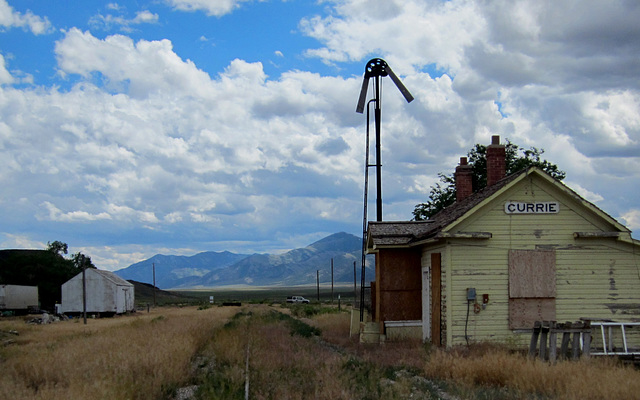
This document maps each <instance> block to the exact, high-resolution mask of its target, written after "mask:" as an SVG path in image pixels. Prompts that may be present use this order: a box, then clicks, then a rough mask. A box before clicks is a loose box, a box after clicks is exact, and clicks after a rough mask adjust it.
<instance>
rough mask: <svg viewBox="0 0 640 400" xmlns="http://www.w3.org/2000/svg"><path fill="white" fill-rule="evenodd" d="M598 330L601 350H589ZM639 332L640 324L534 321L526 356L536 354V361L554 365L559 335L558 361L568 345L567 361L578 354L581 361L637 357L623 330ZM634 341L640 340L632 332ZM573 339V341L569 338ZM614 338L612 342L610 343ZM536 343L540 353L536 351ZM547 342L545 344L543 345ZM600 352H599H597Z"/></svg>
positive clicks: (564, 355)
mask: <svg viewBox="0 0 640 400" xmlns="http://www.w3.org/2000/svg"><path fill="white" fill-rule="evenodd" d="M598 328H599V330H600V337H601V339H602V347H601V348H600V347H592V340H593V339H595V337H593V336H592V332H593V333H594V335H595V334H596V333H595V332H596V331H597V330H598ZM626 328H629V330H632V329H634V328H640V322H610V321H606V322H605V321H602V322H595V321H578V322H574V323H571V322H567V323H564V324H562V323H561V324H558V323H556V322H555V321H536V322H535V325H534V327H533V332H532V335H531V344H530V346H529V356H531V357H535V355H536V353H538V355H539V357H540V359H542V360H549V361H551V362H555V361H556V356H557V355H558V354H557V337H558V334H562V344H561V348H560V354H559V355H560V357H567V356H568V350H569V344H570V342H571V358H572V359H574V360H575V359H577V358H578V357H580V354H581V353H582V356H583V357H589V356H633V357H635V356H640V349H639V348H633V349H631V348H630V347H629V346H628V341H627V333H628V332H627V329H626ZM634 333H635V337H636V338H638V337H640V332H638V330H636V331H635V332H634ZM571 336H573V338H571ZM614 338H615V340H614ZM618 338H620V339H621V340H622V347H619V346H618V343H619V339H618ZM538 340H539V341H540V350H539V352H538V351H537V345H538ZM547 340H548V344H547ZM600 350H602V351H600Z"/></svg>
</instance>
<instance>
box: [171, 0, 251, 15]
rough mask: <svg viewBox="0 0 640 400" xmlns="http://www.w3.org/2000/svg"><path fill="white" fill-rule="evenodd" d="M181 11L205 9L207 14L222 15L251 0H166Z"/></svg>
mask: <svg viewBox="0 0 640 400" xmlns="http://www.w3.org/2000/svg"><path fill="white" fill-rule="evenodd" d="M165 1H166V2H167V3H168V4H169V5H171V6H173V7H174V8H175V9H177V10H181V11H204V12H205V13H206V14H207V15H211V16H216V17H221V16H223V15H225V14H229V13H230V12H232V11H233V10H234V9H236V8H238V7H240V4H241V3H244V2H247V1H250V0H165Z"/></svg>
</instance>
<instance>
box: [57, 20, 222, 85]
mask: <svg viewBox="0 0 640 400" xmlns="http://www.w3.org/2000/svg"><path fill="white" fill-rule="evenodd" d="M172 47H173V46H172V44H171V42H170V41H169V40H166V39H165V40H161V41H146V40H140V41H138V42H137V43H134V42H133V40H132V39H131V38H129V37H126V36H123V35H113V36H108V37H107V38H105V39H104V40H100V39H98V38H96V37H94V36H93V35H91V33H90V32H81V31H80V30H78V29H76V28H72V29H71V30H69V31H68V32H66V35H65V37H64V38H63V39H62V40H60V41H58V42H57V43H56V48H55V52H56V56H57V58H58V65H59V67H60V72H61V73H63V74H80V75H82V76H83V77H85V78H88V77H91V76H92V74H95V73H99V74H101V75H102V76H104V77H105V78H106V79H107V80H108V85H109V87H110V88H111V89H112V90H117V89H119V88H120V89H122V90H124V91H126V92H128V94H130V95H131V96H133V97H138V98H140V97H146V96H148V95H149V94H150V93H154V92H161V91H166V92H170V93H176V94H182V95H189V96H197V97H206V96H207V92H208V90H209V89H210V79H209V76H208V75H207V74H206V73H205V72H203V71H201V70H199V69H198V68H197V67H196V66H195V65H194V64H193V62H191V61H189V60H187V61H183V60H181V59H180V58H179V57H178V56H177V55H176V54H175V53H174V52H173V49H172ZM127 86H128V88H127Z"/></svg>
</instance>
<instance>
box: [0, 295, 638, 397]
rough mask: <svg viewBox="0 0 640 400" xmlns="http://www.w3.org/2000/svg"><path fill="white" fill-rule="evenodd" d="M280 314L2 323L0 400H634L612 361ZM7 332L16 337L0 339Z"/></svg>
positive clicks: (173, 311) (632, 378) (633, 386)
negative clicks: (371, 336)
mask: <svg viewBox="0 0 640 400" xmlns="http://www.w3.org/2000/svg"><path fill="white" fill-rule="evenodd" d="M290 311H291V310H289V309H287V308H283V307H280V306H277V305H274V306H267V305H249V306H246V307H243V308H241V309H239V308H236V307H227V308H225V307H213V308H209V309H206V310H197V309H196V308H194V307H188V308H159V309H155V310H152V311H151V313H149V314H147V313H144V312H143V313H138V314H137V315H133V316H125V317H118V318H112V319H96V320H92V319H90V320H89V321H88V324H87V325H84V324H82V322H81V321H78V322H72V321H70V322H61V323H56V324H52V325H38V326H32V325H27V324H25V323H24V322H23V321H21V320H19V319H10V320H7V319H1V320H0V339H2V340H0V371H1V373H0V399H170V398H172V397H173V396H174V394H175V391H176V389H177V388H179V387H182V386H187V385H192V384H197V385H198V391H197V392H196V398H199V399H213V400H215V399H244V391H245V383H246V382H247V379H248V380H249V395H250V396H249V397H250V398H251V399H308V398H313V399H320V400H322V399H354V398H357V399H406V398H440V397H442V396H441V394H442V392H443V391H446V392H448V393H449V394H450V395H452V396H454V397H458V398H465V399H487V398H492V399H493V398H496V399H511V398H550V399H578V398H580V399H614V398H615V399H634V398H639V397H640V372H638V370H635V369H633V368H631V367H624V366H622V365H620V364H618V363H616V362H614V361H606V360H601V359H590V360H584V361H579V362H559V363H557V364H556V365H550V364H548V363H545V362H540V361H536V360H530V359H528V358H526V357H525V356H522V355H519V354H514V353H510V352H508V351H506V350H504V349H502V348H501V347H500V346H497V345H482V344H481V345H472V346H471V347H460V348H455V349H449V350H445V349H433V348H430V347H429V346H427V345H424V344H423V343H421V342H420V341H404V342H398V343H385V344H383V345H362V344H360V343H359V342H358V338H357V337H349V324H350V318H349V315H348V314H347V313H344V312H343V313H329V314H317V315H311V316H309V317H308V318H306V317H305V318H300V319H296V320H293V319H292V318H293V317H291V314H294V315H295V314H296V313H295V312H293V313H291V312H290ZM10 330H17V331H18V332H19V333H20V335H19V336H14V335H9V334H5V335H3V334H2V333H1V332H8V331H10ZM318 332H321V336H317V334H318ZM7 339H12V340H13V341H14V342H12V343H11V342H9V341H7ZM247 355H248V357H249V358H248V359H249V363H248V366H249V368H248V369H247V368H246V366H247V364H246V361H247Z"/></svg>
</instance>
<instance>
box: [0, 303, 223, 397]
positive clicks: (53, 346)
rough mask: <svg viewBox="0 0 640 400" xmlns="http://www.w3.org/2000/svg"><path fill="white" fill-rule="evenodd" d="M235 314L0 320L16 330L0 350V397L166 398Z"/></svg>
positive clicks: (164, 312) (168, 312) (162, 312)
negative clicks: (39, 322) (217, 330)
mask: <svg viewBox="0 0 640 400" xmlns="http://www.w3.org/2000/svg"><path fill="white" fill-rule="evenodd" d="M233 312H234V310H229V309H224V308H212V309H208V310H201V311H198V310H196V309H195V308H189V309H177V308H176V309H168V308H167V309H155V310H153V311H152V312H150V313H149V314H147V313H139V314H137V315H135V316H126V317H118V318H113V319H95V320H94V319H89V320H88V324H87V325H84V324H83V323H82V322H75V323H74V322H60V323H55V324H51V325H38V326H32V325H27V324H25V323H24V322H21V321H18V320H13V321H0V330H2V331H8V330H16V331H18V332H19V333H20V335H19V336H16V337H14V339H15V343H13V344H10V345H7V346H4V347H2V348H0V370H1V371H2V373H1V374H0V399H66V400H68V399H159V398H163V397H166V396H167V394H168V393H171V392H172V391H173V390H174V389H175V388H176V387H178V386H180V385H182V384H184V383H186V382H188V381H189V379H190V378H191V376H190V374H191V367H190V363H191V361H192V359H193V357H194V355H195V354H196V353H197V352H198V351H199V350H200V349H201V348H202V347H203V346H204V345H205V344H206V343H207V341H209V340H211V335H212V333H213V331H214V330H215V328H216V326H218V325H220V324H222V323H223V322H224V321H225V319H226V318H228V317H229V316H231V315H232V313H233ZM76 321H79V320H76Z"/></svg>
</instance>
